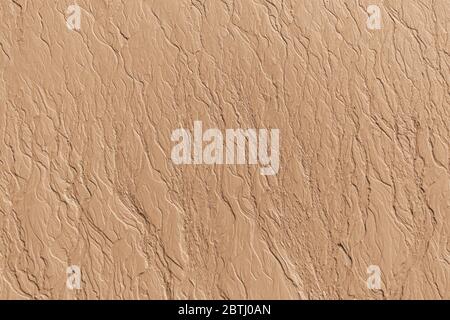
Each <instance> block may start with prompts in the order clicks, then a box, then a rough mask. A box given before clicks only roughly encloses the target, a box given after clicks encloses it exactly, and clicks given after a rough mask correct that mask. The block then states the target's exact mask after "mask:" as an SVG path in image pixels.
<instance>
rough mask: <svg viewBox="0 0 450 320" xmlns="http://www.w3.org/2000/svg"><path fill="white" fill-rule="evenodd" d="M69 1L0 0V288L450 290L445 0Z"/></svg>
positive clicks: (196, 293)
mask: <svg viewBox="0 0 450 320" xmlns="http://www.w3.org/2000/svg"><path fill="white" fill-rule="evenodd" d="M77 2H78V4H79V6H80V7H81V30H79V31H76V30H74V31H71V30H69V29H68V28H67V27H66V19H67V13H66V10H67V7H68V6H69V5H70V4H72V2H71V1H66V0H62V1H50V0H32V1H31V0H0V168H1V170H0V194H1V198H0V298H5V299H22V298H38V299H49V298H52V299H56V298H59V299H87V298H89V299H97V298H102V299H112V298H138V299H148V298H152V299H153V298H162V299H173V298H200V299H202V298H219V299H221V298H238V299H241V298H274V299H278V298H287V299H341V298H350V299H351V298H368V299H373V298H375V299H381V298H388V299H394V298H395V299H397V298H401V299H409V298H418V299H431V298H437V299H439V298H445V299H449V298H450V240H449V234H450V231H449V229H450V219H449V216H450V156H449V149H450V148H449V137H450V134H449V130H450V129H449V127H450V126H449V123H450V94H449V91H450V76H449V74H450V72H449V70H450V67H449V65H450V56H449V55H450V52H449V51H450V45H449V31H450V21H449V17H450V2H449V1H448V0H433V1H431V0H430V1H428V0H427V1H425V0H424V1H420V0H415V1H414V0H384V1H380V0H373V1H366V0H336V1H328V0H323V1H322V0H284V1H283V0H272V1H267V0H222V1H218V0H217V1H216V0H215V1H213V0H209V1H208V0H191V1H186V0H155V1H151V0H129V1H124V0H123V1H119V0H108V1H106V0H91V1H88V0H84V1H83V0H78V1H77ZM369 4H375V5H378V6H380V8H381V13H382V28H381V30H369V29H368V27H367V25H366V20H367V17H368V14H367V12H366V9H367V6H368V5H369ZM195 120H201V121H203V124H204V126H205V127H215V128H220V129H221V130H224V129H225V128H244V129H245V128H279V129H280V153H281V157H280V170H279V173H278V174H277V175H275V176H261V175H260V174H259V169H258V167H256V166H248V165H214V166H207V165H190V166H189V165H184V166H176V165H174V164H173V163H172V161H171V158H170V152H171V149H172V147H173V142H172V141H171V140H170V137H171V132H172V131H173V130H174V129H176V128H180V127H184V128H192V124H193V121H195ZM70 265H78V266H80V268H81V272H82V280H81V289H80V290H69V289H68V288H66V279H67V275H66V268H67V267H68V266H70ZM369 265H378V266H380V269H381V271H382V288H381V290H369V289H368V288H367V285H366V280H367V278H368V274H367V267H368V266H369Z"/></svg>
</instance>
